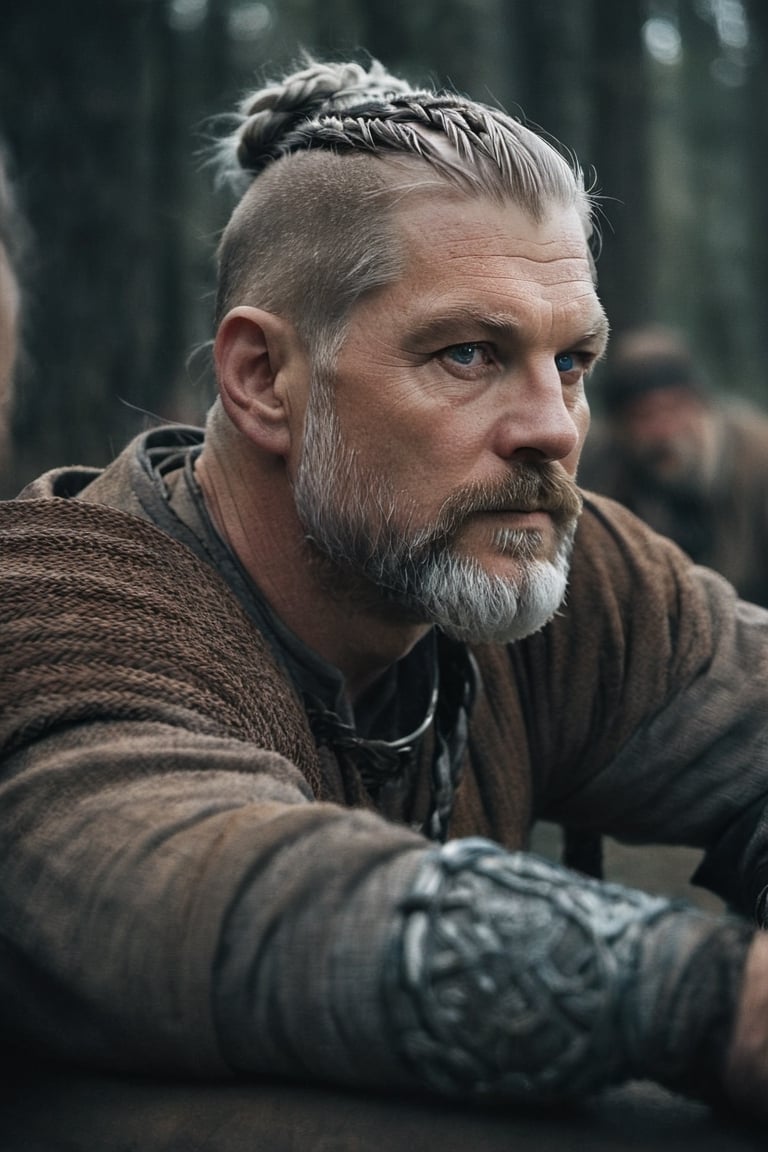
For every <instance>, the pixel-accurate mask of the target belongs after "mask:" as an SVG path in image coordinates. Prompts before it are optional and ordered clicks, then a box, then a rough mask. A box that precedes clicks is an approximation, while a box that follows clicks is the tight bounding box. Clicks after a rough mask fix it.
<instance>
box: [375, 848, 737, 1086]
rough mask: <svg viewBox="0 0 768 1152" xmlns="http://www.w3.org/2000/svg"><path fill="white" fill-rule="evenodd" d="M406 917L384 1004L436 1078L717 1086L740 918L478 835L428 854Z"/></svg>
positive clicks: (413, 1060) (433, 1082) (423, 1077)
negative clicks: (602, 879) (642, 1080)
mask: <svg viewBox="0 0 768 1152" xmlns="http://www.w3.org/2000/svg"><path fill="white" fill-rule="evenodd" d="M402 913H403V922H402V929H401V933H400V934H399V936H398V938H397V941H396V944H395V946H394V950H393V953H392V956H391V957H390V960H391V965H390V969H389V973H388V991H387V997H388V1005H387V1007H388V1012H389V1013H390V1018H391V1019H393V1021H394V1027H395V1031H396V1043H397V1044H398V1045H399V1048H400V1051H401V1055H402V1056H403V1058H404V1059H405V1060H406V1061H407V1062H408V1063H409V1065H410V1066H411V1068H412V1070H413V1073H414V1076H415V1077H416V1078H417V1079H419V1080H420V1081H421V1082H422V1083H423V1084H425V1085H427V1086H429V1087H431V1088H433V1089H436V1090H437V1091H439V1092H442V1093H445V1094H449V1095H459V1096H490V1097H505V1098H509V1097H511V1098H518V1099H521V1098H522V1099H528V1100H548V1099H554V1098H559V1099H563V1098H574V1097H581V1096H582V1095H583V1094H585V1093H589V1092H591V1091H594V1090H596V1089H598V1088H601V1087H603V1086H605V1085H608V1084H610V1083H613V1082H616V1081H619V1080H622V1079H626V1078H629V1077H632V1076H652V1077H653V1078H655V1079H659V1080H660V1081H662V1082H665V1083H668V1084H670V1086H673V1087H679V1088H680V1089H681V1090H691V1091H694V1092H701V1093H702V1094H705V1095H706V1094H709V1095H712V1094H714V1093H716V1091H717V1085H718V1082H719V1062H720V1059H721V1056H722V1051H721V1048H723V1049H724V1046H725V1039H726V1037H727V1033H728V1030H729V1028H730V1024H731V1018H732V1013H733V1010H734V1004H735V996H736V990H737V987H738V980H739V978H740V973H741V968H742V964H743V958H744V953H745V950H746V947H747V940H748V937H749V930H748V929H747V928H746V926H744V925H742V924H741V923H740V922H735V921H734V922H731V921H729V920H719V919H717V918H714V917H708V916H705V915H704V914H702V913H699V912H697V911H695V910H693V909H692V908H689V907H688V906H687V905H686V906H681V905H673V904H671V903H670V902H668V901H667V900H665V899H662V898H659V897H654V896H649V895H646V894H644V893H641V892H636V891H633V890H631V889H626V888H623V887H620V886H619V885H613V884H600V883H597V882H594V881H590V880H587V879H585V878H584V877H581V876H578V875H576V874H575V873H571V872H568V871H566V870H565V869H562V868H558V867H556V866H554V865H551V864H549V863H547V862H546V861H543V860H540V859H538V858H536V857H533V856H531V855H528V854H523V853H508V852H505V851H504V850H503V849H501V848H499V847H498V846H496V845H494V844H492V843H491V842H489V841H486V840H481V839H467V840H457V841H453V842H451V843H449V844H447V845H446V846H445V847H443V848H441V849H439V850H436V851H434V852H432V853H430V854H429V855H428V856H427V857H426V858H425V860H424V863H423V865H422V868H421V870H420V872H419V873H418V875H417V879H416V882H415V884H414V886H413V888H412V890H411V892H410V894H409V895H408V897H407V899H406V900H405V902H404V904H403V906H402ZM702 994H703V995H704V998H705V999H704V1005H705V1006H704V1007H702V1005H701V1003H700V997H701V995H702ZM708 1002H709V1004H711V1005H712V1007H707V1006H706V1005H707V1004H708ZM681 1006H682V1007H681ZM689 1009H690V1011H689ZM691 1016H692V1017H693V1020H691Z"/></svg>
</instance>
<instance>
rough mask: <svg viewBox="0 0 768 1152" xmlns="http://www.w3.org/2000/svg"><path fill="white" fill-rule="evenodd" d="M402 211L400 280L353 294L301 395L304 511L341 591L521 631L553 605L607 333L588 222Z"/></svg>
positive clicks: (436, 203) (558, 212)
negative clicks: (339, 340) (332, 343)
mask: <svg viewBox="0 0 768 1152" xmlns="http://www.w3.org/2000/svg"><path fill="white" fill-rule="evenodd" d="M398 222H399V225H400V229H401V234H402V235H403V237H404V241H405V245H406V250H407V252H408V261H407V267H406V271H405V273H404V275H403V277H402V278H401V279H400V280H399V281H397V282H396V283H395V284H392V285H389V286H388V287H386V288H383V289H380V290H378V291H376V292H375V293H372V294H371V295H370V296H368V297H367V298H366V299H364V300H363V301H362V302H361V303H360V304H359V305H358V306H357V307H356V308H355V310H354V311H353V313H352V316H351V318H350V323H349V327H348V332H347V335H346V338H345V340H344V344H343V347H342V350H341V353H340V355H339V357H338V360H337V364H336V370H335V373H334V375H333V380H332V381H330V382H326V381H316V384H317V385H318V387H315V388H314V389H313V392H312V398H311V401H310V407H309V411H308V417H307V427H306V437H305V441H304V444H303V448H302V453H301V458H300V460H299V463H298V469H297V474H296V482H295V494H296V502H297V508H298V511H299V515H300V517H301V519H302V522H303V525H304V528H305V531H306V533H307V537H308V539H309V541H310V544H311V547H312V548H313V550H314V552H315V554H316V555H318V556H320V557H322V558H323V560H324V561H325V563H326V566H327V567H328V569H329V571H330V572H331V573H332V578H333V582H334V586H335V587H336V588H337V589H338V590H339V592H340V593H341V594H344V595H356V596H357V597H358V598H363V599H365V601H366V603H368V604H370V605H374V604H375V605H376V606H378V607H379V608H380V609H381V610H382V611H385V612H387V613H389V614H392V613H400V614H402V616H403V618H404V619H407V620H411V621H413V620H417V621H421V622H425V623H427V622H430V623H437V624H439V625H440V626H441V627H442V628H443V629H444V630H445V631H447V632H448V633H449V634H453V635H457V636H461V637H463V638H474V639H483V640H508V639H515V638H517V637H519V636H522V635H526V634H527V633H529V632H532V631H535V630H536V629H537V628H539V627H541V626H542V625H543V624H544V623H545V622H546V621H547V620H548V619H549V618H550V617H551V616H552V614H553V613H554V612H555V611H556V609H557V607H558V605H559V604H560V602H561V600H562V597H563V594H564V591H565V583H566V578H567V569H568V557H569V553H570V546H571V543H572V540H573V533H574V531H575V526H576V520H577V517H578V514H579V511H580V507H581V503H580V498H579V496H578V493H577V491H576V488H575V485H574V483H573V477H574V475H575V471H576V466H577V463H578V459H579V454H580V451H581V447H582V444H583V440H584V436H585V434H586V430H587V427H588V422H589V413H588V407H587V404H586V400H585V396H584V387H583V385H584V377H585V374H586V372H587V371H588V369H589V368H590V366H591V365H592V363H593V362H594V360H595V359H596V358H597V357H598V356H599V355H600V354H601V353H602V351H603V347H604V343H605V320H604V317H603V313H602V309H601V307H600V304H599V302H598V300H597V297H596V295H595V291H594V287H593V284H592V279H591V273H590V265H589V260H588V256H587V249H586V242H585V239H584V234H583V230H582V227H581V224H580V221H579V219H578V216H577V214H576V213H575V211H565V210H563V209H553V211H552V214H551V215H550V217H549V218H548V219H547V220H546V221H545V222H544V223H541V224H536V223H534V222H532V221H531V220H530V219H529V218H528V217H527V216H526V215H524V214H523V213H522V212H521V210H520V209H518V208H516V207H514V206H511V205H507V206H504V207H500V206H498V205H494V204H493V203H491V202H488V201H468V200H464V199H461V200H459V199H448V198H445V199H436V200H432V201H430V202H424V203H418V204H412V205H409V206H408V207H406V208H404V209H402V210H401V212H400V213H399V216H398ZM329 385H330V387H329Z"/></svg>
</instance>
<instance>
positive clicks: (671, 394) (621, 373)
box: [579, 325, 768, 605]
mask: <svg viewBox="0 0 768 1152" xmlns="http://www.w3.org/2000/svg"><path fill="white" fill-rule="evenodd" d="M598 398H599V399H600V400H601V401H602V408H603V413H604V419H603V420H602V421H601V422H598V421H596V422H595V423H594V425H593V428H592V431H591V433H590V436H589V439H588V440H587V444H586V448H585V451H584V454H583V456H582V460H581V464H580V468H579V482H580V484H581V485H582V487H584V488H588V489H592V490H593V491H597V492H602V493H604V494H606V495H608V496H612V497H613V498H614V499H616V500H618V501H619V502H620V503H622V504H624V505H625V506H626V507H627V508H630V509H631V510H632V511H633V512H634V513H635V514H636V515H638V516H640V517H641V519H643V520H645V522H646V523H647V524H650V525H651V527H652V528H654V529H655V530H656V531H657V532H661V533H662V534H663V535H665V536H669V537H670V538H671V539H672V540H674V541H675V542H676V543H677V544H679V545H680V547H681V548H683V550H684V551H685V552H687V553H688V555H689V556H690V557H691V558H692V559H693V560H695V561H696V563H698V564H705V565H707V566H708V567H710V568H714V569H715V570H716V571H718V572H721V573H722V574H723V575H724V576H725V577H727V579H728V580H730V582H731V583H732V584H733V585H734V586H735V587H736V588H737V589H738V591H739V593H740V595H741V596H742V597H743V598H744V599H745V600H752V601H754V602H755V603H758V604H763V605H768V416H766V415H765V414H764V413H762V412H761V411H759V410H758V409H756V408H755V407H754V406H752V405H749V404H748V403H746V402H745V401H743V400H729V401H728V402H721V401H720V400H719V399H718V398H717V397H716V396H715V395H714V394H713V392H712V391H711V389H710V387H709V383H708V381H707V380H706V379H705V375H704V373H703V371H702V369H701V367H700V365H699V364H698V363H697V361H696V358H695V357H694V355H693V352H692V350H691V348H690V346H689V344H688V343H687V341H686V340H685V338H684V336H683V334H682V333H680V332H679V331H677V330H675V329H672V328H667V327H663V326H660V325H658V326H657V325H649V326H644V327H638V328H636V329H632V330H629V331H627V332H626V333H625V334H623V335H622V336H620V337H619V338H618V339H617V340H616V343H615V346H614V348H613V350H612V354H611V355H610V357H609V360H608V363H607V370H606V372H605V374H604V377H603V381H602V386H601V387H600V388H599V389H598Z"/></svg>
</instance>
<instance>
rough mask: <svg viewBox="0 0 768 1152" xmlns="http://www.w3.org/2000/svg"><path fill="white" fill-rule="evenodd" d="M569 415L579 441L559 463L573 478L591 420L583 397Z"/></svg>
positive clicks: (587, 405)
mask: <svg viewBox="0 0 768 1152" xmlns="http://www.w3.org/2000/svg"><path fill="white" fill-rule="evenodd" d="M571 415H572V417H573V422H574V424H575V425H576V430H577V432H578V434H579V440H578V443H577V445H576V447H575V448H574V450H573V452H571V453H570V454H569V455H568V456H566V457H565V459H564V460H561V461H560V463H561V464H562V466H563V468H564V469H565V471H566V472H567V473H568V475H569V476H571V477H573V476H575V475H576V469H577V467H578V464H579V460H580V458H581V451H582V449H583V447H584V441H585V440H586V438H587V433H588V432H589V425H590V423H591V420H592V414H591V412H590V409H589V404H588V402H587V399H586V397H583V398H582V399H580V400H579V401H578V403H577V404H575V405H574V407H573V410H572V412H571Z"/></svg>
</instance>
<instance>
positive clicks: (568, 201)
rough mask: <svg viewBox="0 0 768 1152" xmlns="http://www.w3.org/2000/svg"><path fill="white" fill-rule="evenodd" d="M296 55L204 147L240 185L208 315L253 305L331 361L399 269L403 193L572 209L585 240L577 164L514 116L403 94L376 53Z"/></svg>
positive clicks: (541, 209)
mask: <svg viewBox="0 0 768 1152" xmlns="http://www.w3.org/2000/svg"><path fill="white" fill-rule="evenodd" d="M303 63H304V67H302V68H300V69H299V70H297V71H295V72H293V73H291V74H290V75H288V76H286V77H285V78H284V79H283V80H282V81H280V82H276V83H271V84H267V85H265V86H264V87H263V88H261V89H259V90H258V91H256V92H254V93H253V94H251V95H250V96H248V97H247V98H246V99H245V100H243V101H242V103H241V105H240V108H239V111H238V112H237V114H236V115H235V117H234V118H233V129H232V131H231V132H230V133H229V134H228V135H227V136H226V137H225V139H223V140H222V141H221V142H220V145H219V147H218V149H217V154H218V162H219V170H220V174H221V176H222V178H223V179H225V180H227V181H228V182H229V183H231V184H232V185H233V186H234V187H235V188H236V190H237V191H238V192H239V193H241V199H240V202H239V205H238V207H237V208H236V209H235V212H234V213H233V216H232V219H231V221H230V223H229V225H228V226H227V228H226V230H225V232H224V236H223V239H222V243H221V245H220V248H219V292H218V302H217V318H218V319H221V318H222V317H223V315H224V314H225V313H226V311H228V310H229V309H230V308H231V307H233V306H235V305H236V304H238V303H252V304H256V305H257V306H259V307H263V308H265V309H267V310H270V311H274V312H277V313H279V314H281V315H285V316H287V317H289V318H290V319H291V320H292V321H293V322H294V323H295V324H296V326H297V328H298V330H299V332H300V333H301V334H302V336H303V337H304V338H305V340H306V342H307V344H308V347H309V348H310V349H311V351H312V352H313V354H315V355H319V356H321V357H323V356H324V358H325V359H326V360H329V359H332V356H333V352H334V349H336V348H337V347H338V341H339V339H340V338H341V334H342V332H343V325H344V321H345V318H346V317H347V315H348V314H349V311H350V309H351V307H352V305H353V304H354V303H355V301H356V300H357V299H359V298H360V296H361V295H363V294H364V293H366V292H368V291H370V290H372V289H373V288H376V287H378V286H382V285H384V284H387V283H389V282H391V281H392V280H393V279H394V278H395V277H396V276H397V275H398V274H399V272H400V271H401V270H402V267H403V262H404V253H403V252H402V251H401V246H400V242H399V238H398V236H397V234H396V230H395V228H394V223H393V221H392V208H393V207H394V205H395V204H396V203H397V202H399V201H400V200H401V199H402V197H403V195H404V194H408V193H418V192H421V193H426V194H433V195H434V194H437V193H442V194H445V192H446V190H448V191H451V192H452V193H453V194H461V195H465V196H476V197H477V196H485V197H490V198H492V199H494V200H495V201H496V202H499V203H503V202H510V201H511V202H513V203H516V204H517V205H519V206H520V207H521V208H522V209H523V210H524V211H525V212H527V213H528V215H530V216H531V218H532V219H534V220H536V221H539V220H541V219H542V218H543V217H544V215H545V214H546V213H547V211H549V210H550V208H551V207H552V206H553V205H557V206H562V207H565V208H571V207H573V208H575V209H576V210H577V211H578V212H579V214H580V217H581V219H582V223H583V226H584V231H585V236H587V237H589V236H590V234H591V230H592V207H591V202H590V198H589V196H588V194H587V193H586V192H585V189H584V183H583V178H582V174H581V171H580V169H579V168H578V166H575V165H572V164H571V163H569V162H568V161H567V160H566V159H565V157H564V156H563V155H561V154H560V152H558V151H557V150H556V149H555V148H554V147H553V146H552V145H551V144H549V143H548V142H547V141H546V140H544V139H543V138H542V137H541V136H539V135H537V134H536V133H534V132H533V131H532V130H531V129H529V128H528V127H526V126H525V125H523V124H522V123H521V122H520V121H519V120H516V119H513V118H512V117H510V116H508V115H506V114H505V113H503V112H501V111H499V110H497V109H495V108H491V107H488V106H486V105H484V104H480V103H477V102H476V101H473V100H469V99H466V98H464V97H461V96H459V95H456V94H455V93H451V92H445V91H431V90H426V89H425V90H418V89H413V88H412V87H411V86H410V85H408V84H407V83H406V82H405V81H403V80H401V79H398V78H397V77H395V76H392V75H391V74H390V73H389V72H387V71H386V69H385V68H384V67H383V66H382V65H381V64H380V63H379V62H378V61H376V60H373V61H371V63H370V65H369V66H368V67H367V68H366V67H363V66H362V65H360V64H356V63H338V64H324V63H319V62H316V61H314V60H312V59H310V58H309V57H307V58H305V60H304V62H303Z"/></svg>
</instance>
